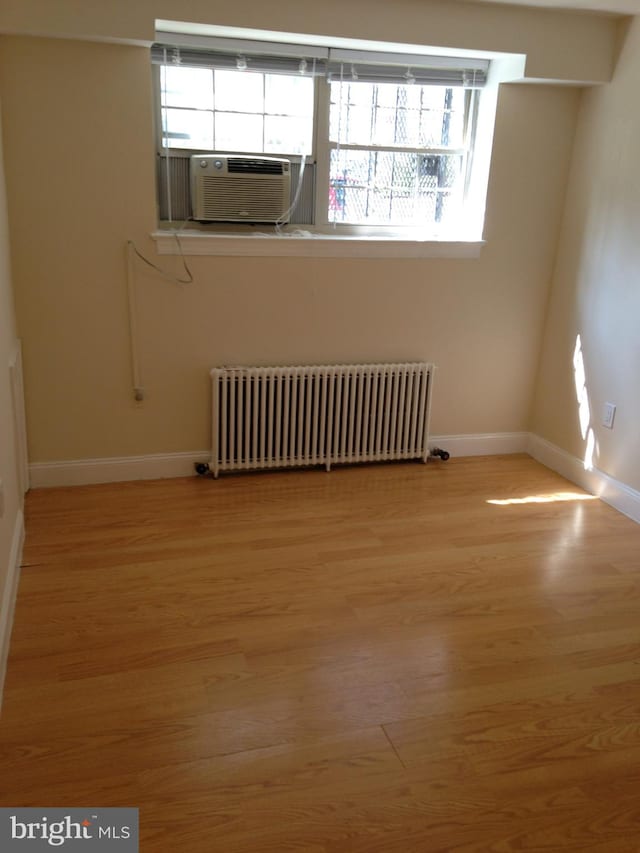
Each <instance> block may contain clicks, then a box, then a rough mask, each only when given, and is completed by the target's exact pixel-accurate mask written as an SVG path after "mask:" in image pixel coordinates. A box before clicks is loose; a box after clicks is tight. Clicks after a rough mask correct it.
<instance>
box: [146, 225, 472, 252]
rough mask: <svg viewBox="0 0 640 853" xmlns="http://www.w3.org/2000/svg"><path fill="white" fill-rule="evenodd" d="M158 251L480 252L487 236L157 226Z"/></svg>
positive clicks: (154, 236) (155, 237)
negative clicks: (251, 231) (231, 230)
mask: <svg viewBox="0 0 640 853" xmlns="http://www.w3.org/2000/svg"><path fill="white" fill-rule="evenodd" d="M151 237H152V238H153V239H154V240H155V241H156V246H157V250H158V254H159V255H179V254H181V253H182V254H184V255H188V256H194V255H218V256H220V255H224V256H228V257H234V256H242V257H253V258H255V257H259V258H283V257H298V258H300V257H303V258H478V257H479V256H480V252H481V249H482V246H483V245H484V242H483V241H482V240H420V239H415V238H413V239H408V238H406V237H398V236H389V237H380V236H367V237H364V236H361V235H357V236H356V235H346V234H340V235H336V234H331V233H330V234H326V233H311V232H309V231H302V232H300V231H297V232H296V231H293V232H291V231H290V232H286V231H285V232H283V233H282V234H279V235H277V234H273V233H254V234H239V233H223V232H217V233H212V232H202V231H196V230H182V231H180V232H179V234H178V239H179V245H178V240H176V237H175V235H174V232H172V231H169V230H158V231H154V232H153V233H152V234H151Z"/></svg>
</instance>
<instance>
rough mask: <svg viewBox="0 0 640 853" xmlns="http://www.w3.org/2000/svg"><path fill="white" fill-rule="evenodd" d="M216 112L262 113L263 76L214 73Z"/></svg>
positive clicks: (242, 73)
mask: <svg viewBox="0 0 640 853" xmlns="http://www.w3.org/2000/svg"><path fill="white" fill-rule="evenodd" d="M215 99H216V100H215V104H216V110H228V111H230V112H235V111H238V112H243V113H261V112H263V111H264V74H258V73H254V72H251V71H216V72H215Z"/></svg>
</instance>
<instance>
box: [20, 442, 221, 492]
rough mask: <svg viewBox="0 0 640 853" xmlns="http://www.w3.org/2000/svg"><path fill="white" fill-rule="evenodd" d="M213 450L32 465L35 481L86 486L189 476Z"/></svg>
mask: <svg viewBox="0 0 640 853" xmlns="http://www.w3.org/2000/svg"><path fill="white" fill-rule="evenodd" d="M210 455H211V452H210V451H209V450H201V451H197V452H194V453H155V454H150V455H148V456H124V457H104V458H101V459H70V460H66V461H63V462H36V463H34V464H32V465H30V466H29V471H30V474H31V485H32V487H34V488H44V487H48V486H83V485H90V484H92V483H119V482H123V481H126V480H160V479H163V478H166V477H189V476H191V475H192V474H193V473H194V469H193V466H194V463H195V462H207V463H208V461H209V457H210Z"/></svg>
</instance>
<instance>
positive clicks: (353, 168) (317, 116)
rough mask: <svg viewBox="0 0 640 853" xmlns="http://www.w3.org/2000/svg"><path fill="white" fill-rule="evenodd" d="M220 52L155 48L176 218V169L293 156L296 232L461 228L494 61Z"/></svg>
mask: <svg viewBox="0 0 640 853" xmlns="http://www.w3.org/2000/svg"><path fill="white" fill-rule="evenodd" d="M220 41H222V40H220V39H217V40H216V42H217V45H216V48H215V49H213V50H205V49H202V48H199V47H198V48H192V47H175V46H165V45H160V44H158V45H154V47H153V48H152V58H153V61H154V62H155V64H156V65H157V66H158V69H159V70H158V72H157V88H158V97H159V122H158V135H159V151H158V153H159V158H160V160H162V158H164V166H163V167H162V168H160V169H159V170H158V176H159V192H160V207H161V210H162V209H163V192H166V190H167V187H168V185H169V183H171V185H172V197H173V205H174V207H173V210H169V211H167V210H166V204H165V205H164V212H165V215H166V214H167V212H168V214H169V215H168V218H175V219H181V218H187V217H188V215H189V209H188V208H189V205H188V198H187V196H188V191H189V182H188V174H187V172H188V170H185V167H184V166H183V165H181V164H180V162H179V161H180V160H182V162H183V163H184V162H185V158H187V157H188V156H189V155H190V154H192V153H201V152H213V151H216V152H221V153H239V154H263V155H266V156H268V155H273V156H285V157H288V158H290V159H291V161H292V177H293V180H292V200H293V199H294V198H295V197H296V196H298V197H299V204H298V206H297V207H296V210H295V211H294V213H293V215H292V219H291V221H292V222H294V223H296V224H311V225H315V226H317V227H319V228H322V227H323V226H324V227H330V228H333V229H336V228H337V229H345V228H346V229H349V230H354V229H355V231H356V232H357V231H358V229H362V228H364V229H367V228H369V229H370V228H371V227H375V228H376V229H380V228H381V229H383V230H389V229H405V230H406V229H409V228H410V229H412V230H413V231H415V230H419V231H420V232H421V233H422V234H425V235H432V236H441V235H443V234H448V233H451V232H452V231H453V230H454V229H455V227H456V225H457V224H459V223H460V222H461V221H462V220H463V219H464V208H465V203H466V198H467V190H468V187H469V181H470V170H471V165H472V160H473V158H472V153H473V143H474V134H475V127H476V121H477V105H478V89H480V88H481V87H482V85H483V84H484V83H485V81H486V77H487V69H488V65H489V63H488V61H487V60H480V59H477V58H473V59H466V58H465V59H459V58H450V57H442V56H438V57H428V56H420V55H419V56H414V55H412V56H408V57H407V56H403V57H397V56H395V55H392V54H375V55H373V54H370V53H367V54H366V56H364V57H363V56H361V55H360V53H359V52H357V51H354V52H351V51H334V50H323V49H322V48H317V49H314V50H315V52H313V51H311V52H309V51H310V48H308V47H302V48H297V49H296V48H294V46H292V45H286V50H285V51H283V54H282V55H279V54H277V53H273V54H271V53H267V52H262V53H261V52H256V50H255V45H254V46H253V49H251V46H250V45H247V47H246V49H244V48H245V46H244V45H242V48H243V49H238V48H237V47H236V45H233V48H235V49H232V47H231V46H229V48H227V49H220V47H219V43H220ZM223 47H224V45H223ZM269 48H271V49H273V46H269ZM262 50H263V51H266V50H267V48H266V47H263V48H262ZM301 163H303V164H304V170H303V169H302V168H301V166H300V164H301ZM298 181H299V182H300V186H298ZM176 183H177V184H178V185H180V184H182V186H181V187H179V188H178V192H176V191H175V188H176ZM314 198H315V204H314V203H313V199H314ZM181 200H182V207H180V204H181Z"/></svg>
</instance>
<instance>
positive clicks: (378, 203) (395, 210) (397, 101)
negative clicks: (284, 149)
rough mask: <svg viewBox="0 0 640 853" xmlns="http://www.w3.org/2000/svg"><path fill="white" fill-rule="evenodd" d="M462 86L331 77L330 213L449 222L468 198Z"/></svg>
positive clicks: (377, 221)
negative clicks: (358, 80) (465, 194)
mask: <svg viewBox="0 0 640 853" xmlns="http://www.w3.org/2000/svg"><path fill="white" fill-rule="evenodd" d="M469 105H470V95H469V93H468V92H466V91H465V90H464V89H453V88H447V87H445V86H418V85H415V84H414V85H411V84H404V85H399V84H394V83H366V82H348V83H344V82H337V83H333V82H332V83H331V111H330V131H329V142H330V149H331V160H330V163H331V166H330V173H329V174H330V178H329V187H330V189H329V211H328V215H329V221H330V222H346V223H353V224H373V225H400V226H402V225H410V226H414V225H415V223H416V221H418V222H421V223H424V224H425V225H429V224H431V225H440V224H445V223H447V222H449V221H451V220H452V219H453V217H454V216H455V215H456V213H458V214H459V212H460V208H461V206H462V203H463V200H464V184H465V166H466V162H467V153H468V151H467V144H468V138H467V132H466V131H467V128H468V114H469Z"/></svg>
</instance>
